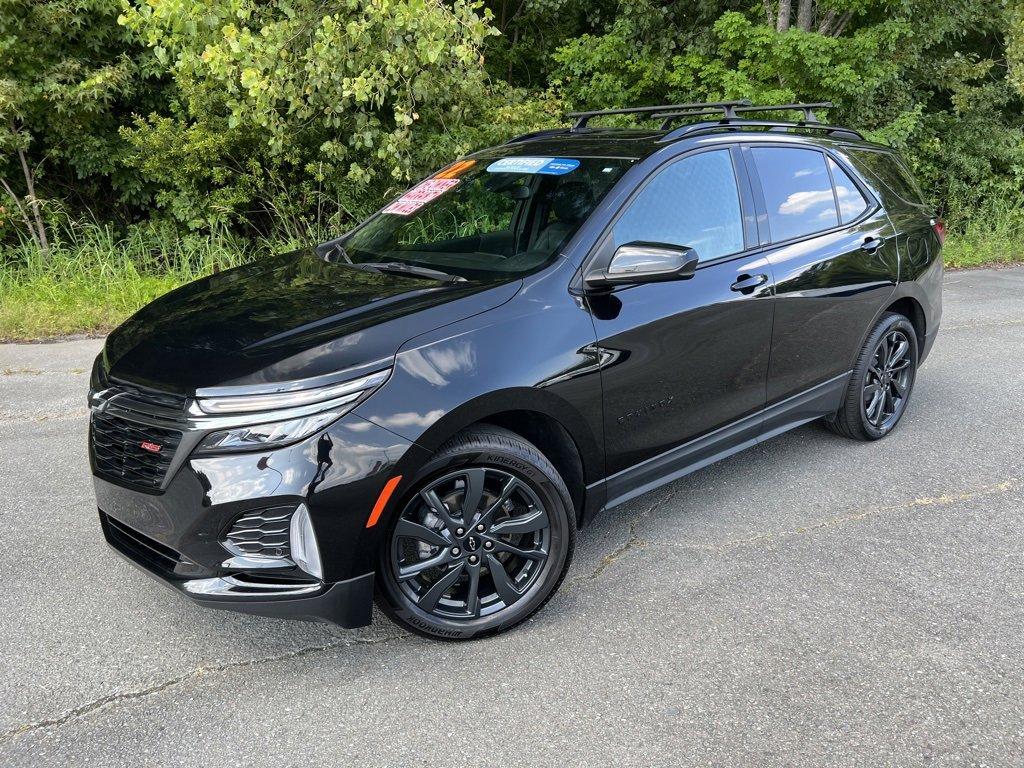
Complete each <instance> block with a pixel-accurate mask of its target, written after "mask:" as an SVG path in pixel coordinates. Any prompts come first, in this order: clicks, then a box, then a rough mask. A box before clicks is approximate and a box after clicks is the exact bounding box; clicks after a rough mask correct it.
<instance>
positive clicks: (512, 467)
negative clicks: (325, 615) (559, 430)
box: [378, 427, 576, 640]
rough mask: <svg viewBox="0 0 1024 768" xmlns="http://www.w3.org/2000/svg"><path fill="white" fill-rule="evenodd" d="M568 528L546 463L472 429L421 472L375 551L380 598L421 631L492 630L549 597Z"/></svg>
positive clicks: (511, 442)
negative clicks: (387, 534) (378, 552)
mask: <svg viewBox="0 0 1024 768" xmlns="http://www.w3.org/2000/svg"><path fill="white" fill-rule="evenodd" d="M575 536H576V526H575V515H574V513H573V505H572V500H571V497H570V495H569V492H568V490H567V489H566V487H565V483H564V482H563V480H562V478H561V477H560V476H559V474H558V471H557V470H556V469H555V468H554V466H552V464H551V462H550V461H548V460H547V458H545V457H544V455H543V454H542V453H541V452H540V451H539V450H537V448H536V447H535V446H533V445H532V444H530V443H529V442H527V441H526V440H524V439H523V438H521V437H519V435H516V434H515V433H513V432H510V431H508V430H504V429H501V428H498V427H478V428H473V429H471V430H468V431H466V432H464V433H462V434H460V435H458V436H456V437H455V438H453V439H452V440H450V441H449V442H448V443H446V444H445V445H444V446H442V448H441V449H440V450H439V451H438V453H437V454H436V455H435V456H434V458H433V459H431V461H429V462H428V463H427V466H425V467H424V469H423V470H422V471H421V472H420V473H419V476H418V478H417V481H416V482H415V484H414V486H413V488H412V490H411V492H410V494H409V498H407V499H406V501H405V504H404V506H403V508H402V510H401V512H400V513H399V515H398V516H397V518H396V519H395V521H394V523H393V525H392V527H391V531H390V535H389V536H388V537H387V538H386V539H385V541H384V544H383V547H382V551H381V553H380V566H379V573H380V580H379V583H380V590H379V592H378V602H379V604H380V605H381V608H382V609H383V610H384V611H385V613H387V614H388V615H389V616H390V617H391V618H392V619H394V620H395V621H396V622H398V623H399V624H402V625H404V626H406V627H408V628H409V629H411V630H412V631H414V632H417V633H419V634H422V635H427V636H429V637H436V638H442V639H448V640H468V639H471V638H475V637H481V636H484V635H491V634H496V633H498V632H501V631H504V630H506V629H509V628H511V627H513V626H515V625H516V624H518V623H519V622H521V621H524V620H525V619H527V618H528V617H529V616H531V615H532V614H533V613H535V612H536V611H537V610H539V609H540V607H541V606H543V605H544V603H546V602H547V601H548V599H549V598H550V597H551V595H552V594H553V593H554V591H555V589H557V587H558V585H559V584H560V583H561V581H562V578H563V576H564V575H565V572H566V570H567V569H568V567H569V562H570V560H571V559H572V552H573V546H574V544H575Z"/></svg>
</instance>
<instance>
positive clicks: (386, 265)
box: [349, 261, 468, 283]
mask: <svg viewBox="0 0 1024 768" xmlns="http://www.w3.org/2000/svg"><path fill="white" fill-rule="evenodd" d="M349 266H353V267H357V268H359V269H372V270H375V271H377V272H390V273H391V274H395V275H409V276H411V277H422V278H425V279H427V280H440V281H441V282H443V283H465V282H468V281H467V280H466V278H464V277H460V276H459V275H452V274H449V273H448V272H442V271H440V270H438V269H428V268H427V267H418V266H416V265H415V264H406V263H405V262H404V261H359V262H354V263H352V264H351V265H349Z"/></svg>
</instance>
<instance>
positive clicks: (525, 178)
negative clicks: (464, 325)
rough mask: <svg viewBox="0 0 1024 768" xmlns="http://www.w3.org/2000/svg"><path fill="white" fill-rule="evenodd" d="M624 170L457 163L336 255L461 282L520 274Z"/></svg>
mask: <svg viewBox="0 0 1024 768" xmlns="http://www.w3.org/2000/svg"><path fill="white" fill-rule="evenodd" d="M631 164H632V161H630V160H609V159H604V158H587V157H580V158H573V157H560V158H554V157H533V156H518V155H517V156H508V157H500V156H499V157H491V158H483V157H476V158H470V159H466V160H461V161H459V162H457V163H453V164H452V165H451V166H449V167H447V168H445V169H443V170H442V171H440V172H438V173H436V174H434V175H433V176H432V177H430V178H429V179H426V180H424V181H422V182H420V183H419V184H417V185H416V186H415V187H413V188H412V189H410V190H408V191H407V192H405V193H404V194H403V195H401V196H400V197H398V198H397V199H395V200H393V201H392V202H391V203H390V204H388V205H387V206H385V207H384V208H382V209H381V210H380V211H379V212H378V213H377V214H376V215H375V216H374V217H373V218H371V219H370V220H368V221H367V222H366V224H365V225H364V226H363V227H361V228H359V229H357V230H355V231H354V232H353V233H352V234H351V235H349V236H348V237H347V238H346V239H345V240H344V241H343V243H342V245H343V247H344V250H345V257H346V258H347V259H349V260H350V261H352V262H354V263H356V264H358V263H367V262H392V261H398V262H404V263H408V264H413V265H416V266H420V267H428V268H430V269H438V270H441V271H443V272H449V273H452V274H455V275H460V276H463V277H468V278H482V279H488V278H490V277H492V276H494V275H495V274H499V273H500V274H501V275H502V276H508V275H517V274H525V273H527V272H530V271H532V270H534V269H537V268H538V267H540V266H543V265H544V264H546V263H548V262H549V261H551V260H552V259H553V258H555V256H556V255H557V254H558V252H559V249H561V248H562V247H563V246H564V245H565V243H567V242H568V241H569V239H570V238H571V237H572V236H573V234H574V233H575V232H576V230H577V229H578V228H579V227H580V225H581V224H582V223H583V222H584V221H586V219H587V217H588V216H589V215H590V214H591V212H592V211H593V210H594V207H595V206H596V205H597V204H598V203H599V202H600V200H601V198H602V197H603V196H604V194H605V193H606V192H607V191H608V190H609V189H610V188H611V187H612V186H613V185H614V184H615V182H616V181H617V180H618V179H619V177H620V176H622V174H623V173H625V172H626V170H627V169H628V168H629V166H630V165H631Z"/></svg>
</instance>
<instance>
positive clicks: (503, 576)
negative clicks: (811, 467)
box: [89, 102, 944, 639]
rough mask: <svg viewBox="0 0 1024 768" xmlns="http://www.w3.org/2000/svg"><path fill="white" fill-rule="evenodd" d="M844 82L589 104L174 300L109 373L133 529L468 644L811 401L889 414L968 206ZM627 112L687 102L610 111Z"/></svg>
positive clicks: (180, 552) (233, 600) (127, 523)
mask: <svg viewBox="0 0 1024 768" xmlns="http://www.w3.org/2000/svg"><path fill="white" fill-rule="evenodd" d="M819 106H828V105H779V106H771V107H753V106H749V105H748V104H746V103H742V102H727V103H717V104H699V105H693V104H689V105H673V106H671V107H653V108H643V109H637V110H606V111H604V112H597V113H580V114H576V115H573V116H572V117H575V118H576V122H575V125H574V126H573V127H572V128H568V129H559V130H550V131H544V132H541V133H537V134H531V135H528V136H522V137H520V138H517V139H514V140H512V141H510V142H508V143H507V144H504V145H502V146H499V147H494V148H491V149H487V150H484V151H481V152H477V153H476V154H473V155H470V156H469V157H467V158H464V159H462V160H459V161H458V162H455V163H453V164H451V165H449V166H448V167H446V168H444V169H443V170H441V171H440V172H438V173H436V174H434V175H433V176H431V177H429V178H427V179H426V180H424V181H422V182H420V183H419V184H418V185H416V186H415V187H413V188H412V189H410V190H409V191H408V192H406V193H405V194H403V195H402V196H401V197H399V198H397V199H395V200H394V201H393V202H391V203H390V204H389V205H387V206H386V207H385V208H383V209H382V210H381V211H380V212H378V213H377V214H375V215H374V216H372V217H370V218H369V219H368V220H367V221H365V222H364V223H363V224H362V225H360V226H359V227H357V228H356V229H355V230H353V231H352V232H349V233H348V234H346V235H345V236H344V237H341V238H338V239H337V240H334V241H331V242H328V243H324V244H322V245H320V246H319V247H317V248H316V249H314V250H311V251H308V252H299V253H290V254H286V255H281V256H277V257H273V258H267V259H263V260H261V261H259V262H257V263H254V264H251V265H248V266H244V267H240V268H238V269H232V270H229V271H226V272H222V273H220V274H216V275H212V276H210V277H207V278H204V279H202V280H199V281H197V282H195V283H192V284H191V285H186V286H184V287H182V288H179V289H178V290H175V291H173V292H171V293H169V294H167V295H166V296H164V297H162V298H160V299H158V300H156V301H154V302H153V303H152V304H150V305H149V306H147V307H145V308H144V309H142V310H141V311H140V312H138V313H137V314H136V315H135V316H134V317H132V318H131V319H129V320H128V321H127V322H125V323H124V324H123V325H122V326H121V327H120V328H118V329H117V330H116V331H114V332H113V333H112V334H111V335H110V337H109V338H108V339H107V343H106V346H105V348H104V350H103V352H102V354H101V355H100V357H99V358H98V359H97V361H96V365H95V369H94V371H93V374H92V392H91V394H90V397H89V402H90V406H91V429H90V458H91V462H92V469H93V473H94V476H95V487H96V496H97V500H98V506H99V511H100V521H101V524H102V528H103V532H104V534H105V536H106V538H107V540H108V541H109V543H110V544H111V545H112V546H113V547H114V548H115V549H116V550H118V551H119V552H120V553H122V554H123V555H125V556H127V557H128V558H129V559H130V560H131V561H133V562H134V563H136V564H137V565H140V566H142V567H143V568H144V569H145V570H147V571H148V572H150V573H152V574H155V575H156V576H158V577H159V578H161V579H162V580H163V581H165V582H166V583H168V584H170V585H171V586H173V587H174V588H176V589H177V590H179V591H180V592H182V593H183V594H185V595H187V596H189V597H191V598H193V599H194V600H197V601H199V602H201V603H204V604H206V605H210V606H216V607H221V608H231V609H236V610H241V611H247V612H251V613H258V614H267V615H273V616H286V617H297V618H298V617H301V618H319V619H325V620H329V621H333V622H336V623H338V624H341V625H343V626H346V627H355V626H360V625H363V624H366V623H368V622H369V621H370V617H371V608H372V602H373V598H374V595H375V594H376V596H377V599H378V602H379V603H380V605H381V607H382V608H383V610H384V611H386V612H387V613H388V614H389V615H390V616H391V617H392V618H393V619H395V620H396V621H398V622H399V623H401V624H403V625H405V626H407V627H408V628H410V629H412V630H413V631H416V632H420V633H423V634H425V635H429V636H433V637H438V638H451V639H463V638H471V637H478V636H481V635H485V634H491V633H495V632H499V631H501V630H504V629H508V628H509V627H511V626H513V625H515V624H518V623H519V622H521V621H523V620H524V619H526V618H527V617H529V616H530V615H531V614H533V613H534V612H535V611H536V610H537V609H539V608H540V607H541V606H542V605H543V604H544V603H545V601H547V600H548V599H549V598H550V597H551V595H552V594H553V592H554V591H555V589H556V588H557V587H558V584H559V583H560V581H561V580H562V577H563V576H564V575H565V572H566V569H567V568H568V566H569V561H570V559H571V557H572V553H573V544H574V540H575V537H576V530H577V528H579V527H580V526H583V525H585V524H586V523H587V521H588V520H589V519H590V518H591V517H592V516H593V515H594V514H595V513H596V512H598V511H599V510H601V509H604V508H607V507H613V506H615V505H618V504H621V503H622V502H624V501H626V500H628V499H631V498H634V497H635V496H638V495H639V494H642V493H645V492H646V491H649V490H651V489H652V488H655V487H657V486H659V485H661V484H663V483H667V482H669V481H671V480H673V479H675V478H678V477H681V476H682V475H685V474H686V473H688V472H693V471H694V470H696V469H698V468H700V467H704V466H706V465H708V464H710V463H711V462H714V461H717V460H718V459H721V458H723V457H725V456H728V455H730V454H733V453H735V452H737V451H740V450H742V449H743V448H746V447H748V446H751V445H754V444H755V443H757V442H760V441H763V440H766V439H768V438H770V437H772V436H774V435H777V434H779V433H781V432H784V431H785V430H788V429H792V428H793V427H796V426H798V425H800V424H804V423H806V422H809V421H811V420H814V419H823V420H824V423H825V424H826V425H827V426H828V427H829V428H831V429H832V430H834V431H836V432H838V433H840V434H842V435H845V436H847V437H851V438H854V439H858V440H875V439H878V438H880V437H883V436H884V435H886V434H887V433H889V432H890V431H891V430H892V429H893V428H894V427H895V426H896V424H897V423H898V422H899V420H900V417H901V416H902V415H903V413H904V411H905V410H906V407H907V402H908V399H909V397H910V393H911V389H912V388H913V385H914V379H915V376H916V374H917V369H918V366H919V365H920V364H921V361H922V360H923V359H924V358H925V356H926V355H927V354H928V351H929V349H930V348H931V346H932V343H933V342H934V340H935V335H936V332H937V330H938V327H939V317H940V314H941V278H942V260H941V258H940V254H939V251H940V248H941V245H942V240H943V234H944V230H943V224H942V222H941V221H940V220H939V219H937V218H936V216H935V212H934V211H933V210H932V209H931V208H930V207H929V206H928V205H927V204H926V203H925V201H924V199H923V197H922V195H921V192H920V190H919V189H918V187H917V185H916V184H915V182H914V180H913V178H912V177H911V175H910V174H909V173H908V171H907V169H906V166H905V165H904V164H903V163H902V162H901V161H900V159H899V158H898V157H897V156H896V155H895V154H894V153H893V152H892V150H890V149H888V148H886V147H884V146H879V145H876V144H872V143H870V142H868V141H865V140H864V139H863V137H862V136H861V135H860V134H858V133H856V132H855V131H852V130H850V129H847V128H840V127H836V126H830V125H825V124H823V123H821V122H818V121H817V120H816V119H815V116H814V114H813V112H812V109H811V108H812V107H819ZM786 109H798V110H802V111H803V112H804V114H803V115H802V117H801V119H799V120H798V121H797V122H781V121H778V120H776V119H769V118H770V117H772V116H773V115H777V114H778V112H779V111H781V110H786ZM615 112H635V113H637V114H638V115H639V116H640V117H642V118H650V117H654V118H657V119H658V120H661V121H662V124H661V127H660V128H658V129H656V130H641V129H635V128H634V129H628V130H627V129H617V128H594V127H590V126H589V125H588V121H589V120H591V119H592V118H593V117H594V116H595V115H600V114H610V113H615ZM709 113H714V114H713V115H710V116H709ZM756 114H760V117H759V118H758V117H756V116H755V115H756ZM680 121H682V122H680Z"/></svg>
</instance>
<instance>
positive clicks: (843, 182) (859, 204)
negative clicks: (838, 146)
mask: <svg viewBox="0 0 1024 768" xmlns="http://www.w3.org/2000/svg"><path fill="white" fill-rule="evenodd" d="M828 169H829V170H830V171H831V172H832V183H833V184H835V187H836V200H837V201H838V203H839V218H840V220H841V221H842V222H843V224H849V223H850V222H851V221H853V220H854V219H856V218H857V217H858V216H860V215H861V214H862V213H864V211H865V209H866V208H867V207H868V201H867V200H865V199H864V195H863V193H861V191H860V190H859V189H858V188H857V185H856V184H854V183H853V179H851V178H850V177H849V175H848V174H847V173H846V171H844V170H843V169H842V168H840V167H839V166H838V165H836V162H835V160H833V159H832V158H831V157H830V158H829V159H828Z"/></svg>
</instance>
